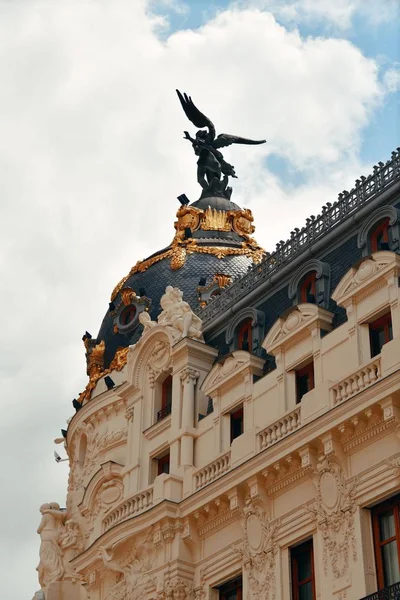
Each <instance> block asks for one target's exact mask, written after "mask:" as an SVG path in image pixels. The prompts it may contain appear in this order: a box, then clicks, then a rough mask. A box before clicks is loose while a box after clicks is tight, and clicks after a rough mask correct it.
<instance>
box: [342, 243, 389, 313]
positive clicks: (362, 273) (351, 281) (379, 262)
mask: <svg viewBox="0 0 400 600" xmlns="http://www.w3.org/2000/svg"><path fill="white" fill-rule="evenodd" d="M392 270H395V275H396V276H397V275H398V273H399V271H400V256H399V255H398V254H395V253H394V252H389V251H386V250H385V251H383V252H375V253H374V254H371V256H368V257H367V258H365V259H363V260H362V261H361V262H360V263H359V264H358V265H357V266H355V267H352V268H351V269H350V270H349V271H347V273H346V275H345V276H344V277H342V279H341V280H340V282H339V284H338V285H337V287H336V289H335V291H334V292H333V294H332V299H333V300H335V302H336V303H337V304H339V305H340V306H343V307H345V308H346V307H347V306H348V305H349V304H350V303H351V301H352V300H353V299H356V298H361V297H364V296H367V295H369V294H370V293H372V292H373V291H374V290H375V289H376V287H377V285H380V284H381V283H382V279H384V278H385V277H387V276H388V275H389V274H390V272H391V271H392Z"/></svg>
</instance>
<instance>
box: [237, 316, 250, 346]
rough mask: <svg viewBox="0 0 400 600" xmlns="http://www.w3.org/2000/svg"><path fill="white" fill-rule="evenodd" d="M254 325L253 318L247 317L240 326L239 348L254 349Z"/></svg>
mask: <svg viewBox="0 0 400 600" xmlns="http://www.w3.org/2000/svg"><path fill="white" fill-rule="evenodd" d="M252 347H253V346H252V326H251V319H246V320H245V321H243V323H241V324H240V325H239V327H238V332H237V349H238V350H246V352H251V351H252Z"/></svg>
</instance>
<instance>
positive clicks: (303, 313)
mask: <svg viewBox="0 0 400 600" xmlns="http://www.w3.org/2000/svg"><path fill="white" fill-rule="evenodd" d="M332 319H333V314H332V313H331V312H329V311H327V310H325V309H324V308H321V307H319V306H317V305H316V304H308V303H304V304H299V305H298V306H296V307H294V308H292V309H290V310H289V311H288V312H286V313H284V315H283V316H282V317H280V318H279V319H278V320H277V321H276V322H275V323H274V325H273V326H272V327H271V329H270V330H269V332H268V335H267V336H266V338H265V340H264V342H263V348H265V350H266V351H267V352H268V354H276V352H277V351H278V350H279V349H281V348H282V347H289V346H291V345H293V344H294V343H296V342H297V341H298V340H299V339H301V338H303V337H305V336H307V335H311V330H312V329H314V328H315V327H317V328H319V329H323V330H325V331H330V330H331V328H332Z"/></svg>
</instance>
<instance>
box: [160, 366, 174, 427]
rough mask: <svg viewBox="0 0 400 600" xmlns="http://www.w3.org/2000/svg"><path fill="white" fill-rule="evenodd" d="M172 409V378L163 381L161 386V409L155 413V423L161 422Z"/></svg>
mask: <svg viewBox="0 0 400 600" xmlns="http://www.w3.org/2000/svg"><path fill="white" fill-rule="evenodd" d="M171 409H172V376H171V375H168V377H167V378H166V379H165V380H164V381H163V383H162V385H161V409H160V410H159V411H158V412H157V421H161V419H164V418H165V417H168V415H170V414H171Z"/></svg>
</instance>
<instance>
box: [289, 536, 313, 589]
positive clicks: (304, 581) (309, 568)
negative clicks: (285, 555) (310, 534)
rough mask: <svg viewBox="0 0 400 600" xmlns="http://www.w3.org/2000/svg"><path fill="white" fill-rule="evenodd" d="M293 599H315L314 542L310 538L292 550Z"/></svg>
mask: <svg viewBox="0 0 400 600" xmlns="http://www.w3.org/2000/svg"><path fill="white" fill-rule="evenodd" d="M290 562H291V570H292V600H315V598H316V595H315V578H314V552H313V542H312V540H309V541H308V542H304V543H303V544H300V545H299V546H296V547H295V548H292V549H291V551H290Z"/></svg>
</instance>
